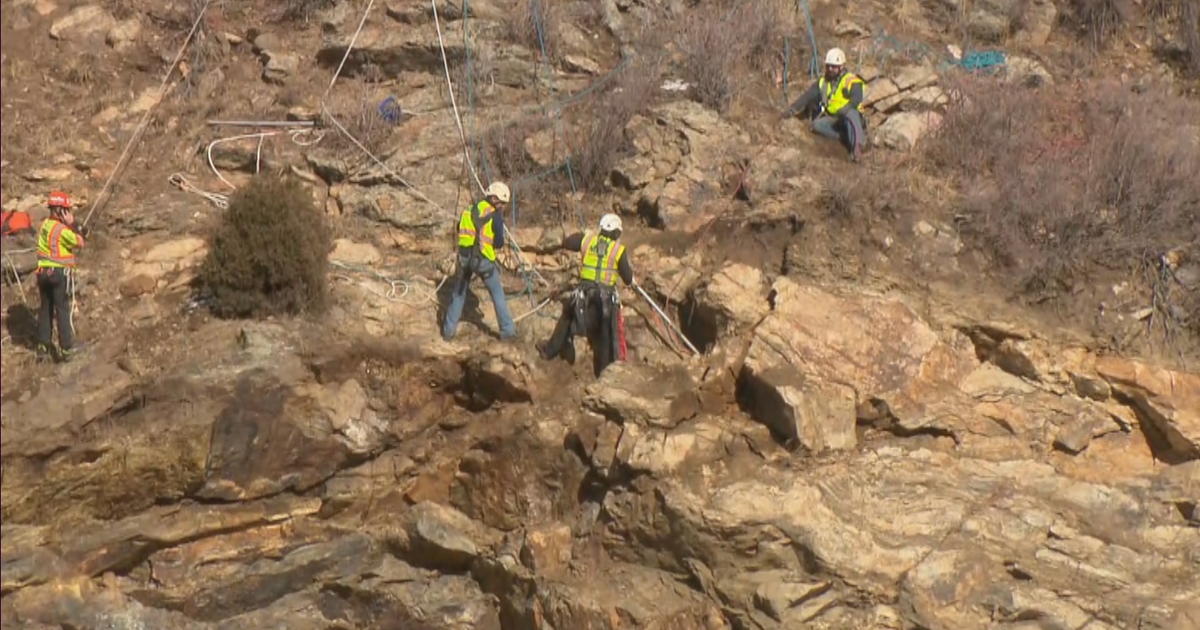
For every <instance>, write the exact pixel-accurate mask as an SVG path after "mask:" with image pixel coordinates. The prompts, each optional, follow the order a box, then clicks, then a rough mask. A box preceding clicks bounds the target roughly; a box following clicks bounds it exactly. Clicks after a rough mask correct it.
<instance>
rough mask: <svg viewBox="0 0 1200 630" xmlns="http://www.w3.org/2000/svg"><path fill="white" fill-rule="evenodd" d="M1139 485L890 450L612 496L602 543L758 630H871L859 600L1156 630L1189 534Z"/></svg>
mask: <svg viewBox="0 0 1200 630" xmlns="http://www.w3.org/2000/svg"><path fill="white" fill-rule="evenodd" d="M1144 486H1145V484H1144V483H1143V482H1142V481H1137V482H1136V483H1135V484H1133V485H1129V486H1116V485H1103V484H1098V483H1089V482H1084V481H1080V480H1077V479H1072V478H1070V477H1067V476H1064V475H1061V474H1059V473H1056V472H1055V470H1054V469H1053V468H1051V467H1050V466H1047V465H1045V464H1040V463H1036V462H1033V461H1030V460H1011V461H1005V462H989V461H986V460H980V459H972V458H965V457H960V456H957V455H952V454H939V453H933V452H929V451H925V450H920V449H918V450H903V449H901V448H897V447H895V446H888V447H881V448H874V449H868V450H866V451H864V452H862V453H860V454H858V455H856V456H852V457H851V458H850V459H848V460H847V459H846V458H839V459H837V460H832V461H822V462H820V463H815V464H814V466H813V467H811V468H806V470H805V474H804V475H799V476H798V475H789V474H786V473H784V471H782V470H779V469H775V468H771V469H766V470H761V471H760V474H756V475H749V476H743V477H742V478H740V479H737V480H734V479H732V478H728V477H718V478H716V479H714V480H713V484H712V485H711V486H700V487H699V488H697V487H695V484H691V483H681V482H680V480H662V481H659V482H657V483H655V484H654V485H653V492H641V493H638V492H627V491H621V490H614V491H612V492H610V493H609V495H608V496H607V497H606V499H605V504H604V510H605V513H606V515H607V516H608V519H609V533H610V536H611V538H609V539H608V540H607V541H606V545H607V548H608V549H609V551H610V553H612V554H613V555H614V556H616V557H618V558H621V559H623V560H626V561H635V560H636V561H639V562H643V563H645V564H647V565H648V566H653V567H661V568H664V569H667V570H672V571H678V572H686V573H688V574H690V575H691V576H692V578H693V581H694V582H695V583H698V584H699V585H700V588H701V589H702V590H704V591H705V592H709V591H710V589H711V592H713V593H714V594H715V595H719V596H720V599H721V601H724V602H726V604H727V608H726V613H727V615H731V616H733V617H738V618H741V619H743V620H754V621H756V622H757V623H759V624H760V625H761V627H772V628H773V627H792V626H791V625H783V626H777V625H775V624H777V623H778V622H772V621H771V618H772V617H775V616H776V615H778V616H779V617H780V618H783V619H788V618H790V617H791V615H793V614H795V615H803V616H804V617H805V621H806V622H807V623H813V624H820V623H822V622H825V623H827V624H828V626H829V627H878V626H872V625H871V624H870V623H867V622H866V621H865V620H863V619H859V620H857V622H850V623H847V622H846V621H845V615H851V616H853V615H855V614H856V613H854V611H852V610H844V609H842V608H843V606H845V604H843V602H846V601H854V600H855V599H857V597H860V596H861V595H862V594H864V593H869V594H871V596H872V597H876V598H880V599H883V600H889V601H895V602H897V605H898V607H899V611H900V612H901V613H902V615H903V616H904V617H906V624H902V625H900V626H899V627H908V626H910V625H911V626H920V627H927V628H962V627H982V626H983V625H986V623H987V619H986V618H982V619H981V617H980V615H981V614H982V615H986V614H987V613H981V612H980V609H979V608H977V605H978V604H977V603H976V602H979V601H987V602H990V603H989V605H988V606H987V607H986V608H985V609H986V610H989V611H990V610H993V609H994V606H998V607H1000V608H1002V609H1004V610H1005V611H1006V616H1008V617H1010V618H1020V617H1028V618H1038V619H1048V620H1050V621H1049V622H1048V623H1052V624H1061V625H1062V626H1063V627H1079V624H1078V623H1075V622H1077V621H1080V617H1079V616H1078V610H1079V609H1083V610H1085V611H1087V612H1088V613H1089V614H1090V615H1092V616H1098V617H1103V618H1108V619H1133V618H1136V617H1137V616H1138V615H1139V614H1147V613H1146V608H1145V606H1144V601H1145V600H1144V598H1146V597H1151V598H1155V599H1154V601H1156V602H1160V603H1161V608H1160V609H1157V610H1155V611H1153V612H1152V613H1149V614H1150V615H1151V616H1152V617H1153V618H1154V619H1155V620H1156V623H1160V624H1163V625H1164V627H1169V626H1165V624H1166V621H1167V620H1169V619H1170V618H1171V617H1172V615H1174V614H1175V613H1176V612H1177V611H1179V610H1181V609H1182V608H1183V607H1184V606H1185V605H1186V603H1187V602H1189V601H1191V600H1192V599H1193V598H1194V596H1195V593H1196V587H1195V584H1196V583H1197V581H1196V576H1197V571H1198V569H1197V567H1196V566H1195V564H1194V563H1192V562H1190V561H1189V560H1188V557H1187V551H1186V550H1189V549H1191V548H1193V547H1194V546H1195V545H1196V544H1197V543H1198V542H1200V532H1197V531H1196V530H1195V528H1189V527H1187V526H1186V525H1184V524H1183V523H1182V522H1181V521H1180V519H1179V518H1178V514H1177V513H1175V512H1173V511H1168V510H1162V509H1160V506H1156V505H1150V504H1148V503H1147V502H1146V500H1145V498H1144V496H1143V495H1142V493H1143V491H1144V490H1143V488H1144ZM731 540H735V541H738V542H737V544H736V545H734V546H732V547H731V546H730V545H729V544H728V541H731ZM634 541H636V543H634ZM631 543H632V544H631ZM1176 572H1178V573H1176ZM831 578H833V579H831ZM849 608H854V606H853V605H849ZM836 619H843V621H842V622H841V623H838V622H835V621H834V620H836ZM1083 619H1084V620H1086V617H1084V618H1083ZM791 623H793V624H794V623H799V620H792V621H791ZM885 627H887V626H885ZM892 627H897V626H892Z"/></svg>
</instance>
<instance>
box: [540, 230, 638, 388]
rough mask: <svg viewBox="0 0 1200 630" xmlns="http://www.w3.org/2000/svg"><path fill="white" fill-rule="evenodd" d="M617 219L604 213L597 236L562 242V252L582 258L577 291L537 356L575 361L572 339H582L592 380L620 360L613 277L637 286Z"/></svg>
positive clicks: (581, 235)
mask: <svg viewBox="0 0 1200 630" xmlns="http://www.w3.org/2000/svg"><path fill="white" fill-rule="evenodd" d="M620 238H621V217H618V216H617V215H615V214H606V215H604V216H603V217H601V218H600V231H599V233H597V234H593V233H590V232H589V233H579V232H577V233H575V234H572V235H570V236H568V237H566V238H565V239H563V245H562V246H563V249H566V250H569V251H573V252H579V253H580V255H581V259H580V267H579V277H580V279H581V282H580V283H579V286H578V287H577V288H576V289H575V290H574V291H573V292H572V293H571V298H570V299H569V300H567V301H566V303H564V304H563V311H562V316H561V317H559V320H558V324H557V325H556V326H555V328H554V334H553V335H551V337H550V340H549V341H547V342H546V343H545V344H544V345H542V346H541V347H540V348H539V349H540V350H541V353H542V357H543V358H545V359H553V358H554V357H557V356H562V357H563V358H564V359H566V360H567V361H569V362H571V363H574V362H575V343H574V340H573V337H574V335H577V334H585V335H587V337H588V340H589V341H590V342H591V344H592V355H593V367H594V370H595V374H596V376H600V373H601V372H602V371H604V368H606V367H608V365H609V364H610V363H612V362H613V361H615V360H617V359H622V360H623V359H624V358H625V329H624V320H623V319H622V317H621V301H620V299H619V297H618V295H617V277H618V276H619V277H620V278H621V280H623V281H624V282H625V284H626V285H627V286H636V283H635V282H634V280H633V266H632V265H631V264H630V262H629V256H627V255H626V254H625V246H624V245H622V244H621V242H620Z"/></svg>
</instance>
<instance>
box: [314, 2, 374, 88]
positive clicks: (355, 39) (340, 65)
mask: <svg viewBox="0 0 1200 630" xmlns="http://www.w3.org/2000/svg"><path fill="white" fill-rule="evenodd" d="M373 6H375V0H370V1H369V2H367V8H366V9H363V14H362V18H361V19H359V21H358V28H357V29H356V30H355V31H354V36H353V37H351V38H350V43H349V44H348V45H347V46H346V52H345V54H343V55H342V60H341V61H340V62H338V67H337V70H334V72H333V77H332V78H330V79H329V86H328V87H326V88H325V93H324V94H322V95H321V102H322V103H324V102H325V99H326V97H328V96H329V91H330V90H332V89H333V84H334V83H337V80H338V77H339V76H341V74H342V68H343V67H344V66H345V65H346V60H347V59H349V58H350V51H351V50H354V44H355V43H356V42H358V35H359V34H360V33H362V30H363V26H364V25H366V23H367V16H368V15H370V13H371V7H373Z"/></svg>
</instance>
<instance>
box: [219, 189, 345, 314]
mask: <svg viewBox="0 0 1200 630" xmlns="http://www.w3.org/2000/svg"><path fill="white" fill-rule="evenodd" d="M329 250H330V240H329V232H328V230H327V229H326V226H325V221H324V217H323V216H322V215H321V213H320V212H318V211H317V209H316V207H315V206H314V205H313V200H312V196H311V195H310V194H308V192H307V191H306V190H304V188H303V187H301V186H300V185H299V184H298V183H296V182H294V181H285V180H283V179H280V178H278V177H274V176H268V175H260V176H258V177H256V178H254V179H253V180H252V181H251V182H250V184H248V185H247V186H245V187H243V188H241V189H239V190H238V191H237V192H236V193H234V195H233V197H232V198H231V199H230V200H229V208H228V209H226V210H225V214H224V216H223V217H222V221H221V225H220V227H219V228H218V229H217V231H216V232H215V233H214V234H213V236H212V239H211V242H210V243H209V250H208V258H207V259H206V260H205V261H204V265H203V267H202V268H201V271H200V281H201V283H202V284H203V286H204V287H205V288H206V289H207V290H208V291H209V292H210V293H211V295H212V298H213V301H212V310H213V312H214V313H216V314H217V315H219V316H222V317H252V316H264V315H273V314H297V313H302V312H320V311H321V310H323V309H324V308H325V304H326V298H327V295H326V277H325V276H326V272H327V270H328V266H329Z"/></svg>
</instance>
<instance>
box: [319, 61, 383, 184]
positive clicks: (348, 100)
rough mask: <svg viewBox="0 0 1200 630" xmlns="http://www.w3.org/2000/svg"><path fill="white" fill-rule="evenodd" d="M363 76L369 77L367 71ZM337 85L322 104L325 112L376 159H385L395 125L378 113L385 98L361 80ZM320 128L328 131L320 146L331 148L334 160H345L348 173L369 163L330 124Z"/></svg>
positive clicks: (356, 148)
mask: <svg viewBox="0 0 1200 630" xmlns="http://www.w3.org/2000/svg"><path fill="white" fill-rule="evenodd" d="M367 73H368V74H370V72H369V70H368V71H367ZM339 86H340V87H339V89H337V90H333V91H332V92H330V93H329V98H328V100H327V103H326V104H327V106H328V108H329V113H331V114H333V116H334V117H335V118H336V119H337V121H338V122H339V123H341V124H342V126H343V127H345V128H346V130H347V131H349V132H350V134H351V135H353V136H354V137H355V138H357V139H358V141H359V142H361V143H362V144H363V146H365V147H366V148H367V150H368V151H370V152H371V153H374V154H375V155H376V156H378V157H379V158H380V159H386V157H387V155H388V152H389V151H390V150H391V149H392V140H393V138H394V137H395V131H396V126H395V125H394V124H392V123H390V122H388V121H387V120H386V119H385V118H384V117H383V116H382V115H381V114H380V113H379V104H380V103H381V102H382V101H383V99H384V98H385V96H384V94H383V93H382V92H381V91H379V90H377V89H375V88H374V87H373V86H372V84H371V83H369V82H367V81H363V80H359V81H354V82H350V81H345V80H343V81H342V83H339ZM324 126H326V127H328V128H329V129H330V130H331V131H330V132H329V133H328V134H326V136H325V140H323V141H322V142H321V146H322V147H323V148H329V149H332V150H333V151H334V152H335V154H336V155H338V157H341V158H343V159H345V160H347V162H348V163H350V164H351V167H352V170H353V169H354V168H357V167H358V166H361V165H365V164H367V163H368V162H371V163H373V162H372V161H371V158H369V157H368V156H366V155H363V153H362V150H361V149H359V148H358V147H357V146H355V144H354V143H353V142H351V141H350V140H349V139H348V138H346V136H345V135H343V134H342V133H341V132H339V131H337V130H336V128H335V126H334V125H333V123H332V122H331V121H329V120H326V121H324Z"/></svg>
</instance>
